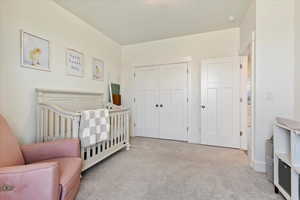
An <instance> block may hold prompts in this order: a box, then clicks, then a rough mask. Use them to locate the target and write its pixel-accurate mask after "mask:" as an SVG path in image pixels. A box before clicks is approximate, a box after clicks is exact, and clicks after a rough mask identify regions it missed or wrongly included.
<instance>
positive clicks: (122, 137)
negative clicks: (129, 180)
mask: <svg viewBox="0 0 300 200" xmlns="http://www.w3.org/2000/svg"><path fill="white" fill-rule="evenodd" d="M36 92H37V142H47V141H53V140H57V139H63V138H79V122H80V113H81V111H83V110H88V109H96V108H103V107H104V103H103V102H104V101H103V94H102V93H94V92H78V91H62V90H48V89H37V90H36ZM110 125H111V129H110V137H109V140H107V141H104V142H101V143H98V144H96V145H94V146H91V147H88V148H83V147H82V148H81V157H82V159H83V161H84V165H83V171H84V170H86V169H88V168H90V167H92V166H93V165H95V164H96V163H98V162H100V161H101V160H103V159H105V158H106V157H108V156H110V155H112V154H113V153H115V152H117V151H119V150H121V149H122V148H124V147H126V148H127V150H129V148H130V143H129V137H130V136H129V110H128V109H117V110H111V111H110Z"/></svg>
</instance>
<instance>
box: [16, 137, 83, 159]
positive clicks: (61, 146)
mask: <svg viewBox="0 0 300 200" xmlns="http://www.w3.org/2000/svg"><path fill="white" fill-rule="evenodd" d="M21 149H22V153H23V156H24V159H25V162H26V163H34V162H39V161H43V160H50V159H55V158H62V157H80V144H79V140H78V139H64V140H57V141H54V142H46V143H38V144H30V145H23V146H22V147H21Z"/></svg>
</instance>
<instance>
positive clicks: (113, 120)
mask: <svg viewBox="0 0 300 200" xmlns="http://www.w3.org/2000/svg"><path fill="white" fill-rule="evenodd" d="M110 133H111V137H112V139H113V144H114V146H115V145H116V139H115V116H114V115H112V116H111V130H110Z"/></svg>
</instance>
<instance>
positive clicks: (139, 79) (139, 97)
mask: <svg viewBox="0 0 300 200" xmlns="http://www.w3.org/2000/svg"><path fill="white" fill-rule="evenodd" d="M158 77H159V67H147V68H138V69H137V70H136V71H135V112H134V116H135V117H134V119H135V135H136V136H143V137H153V138H159V81H158Z"/></svg>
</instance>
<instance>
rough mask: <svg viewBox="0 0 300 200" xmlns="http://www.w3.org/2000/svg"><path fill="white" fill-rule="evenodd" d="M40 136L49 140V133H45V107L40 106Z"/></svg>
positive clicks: (44, 140) (44, 139)
mask: <svg viewBox="0 0 300 200" xmlns="http://www.w3.org/2000/svg"><path fill="white" fill-rule="evenodd" d="M39 128H40V130H39V131H40V136H42V138H41V139H42V141H43V142H46V141H47V135H45V133H44V108H43V107H41V108H40V127H39Z"/></svg>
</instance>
